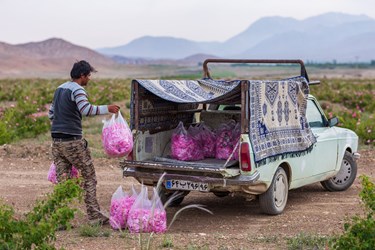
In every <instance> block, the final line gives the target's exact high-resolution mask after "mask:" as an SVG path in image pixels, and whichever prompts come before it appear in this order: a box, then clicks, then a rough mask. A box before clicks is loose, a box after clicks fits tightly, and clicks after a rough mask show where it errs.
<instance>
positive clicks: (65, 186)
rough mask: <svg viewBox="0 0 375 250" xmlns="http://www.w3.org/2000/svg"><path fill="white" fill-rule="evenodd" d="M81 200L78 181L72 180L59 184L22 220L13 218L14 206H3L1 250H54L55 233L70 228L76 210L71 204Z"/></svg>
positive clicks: (0, 233)
mask: <svg viewBox="0 0 375 250" xmlns="http://www.w3.org/2000/svg"><path fill="white" fill-rule="evenodd" d="M81 197H82V188H81V187H80V186H79V180H77V179H74V180H73V179H72V180H68V181H66V182H64V183H61V184H58V185H56V186H55V187H54V191H53V193H52V194H48V195H47V198H46V199H45V200H41V201H38V202H37V204H36V206H35V207H34V208H33V210H32V211H31V212H29V213H28V214H26V215H25V217H24V218H23V219H17V218H16V217H15V216H14V210H13V208H12V207H10V206H8V205H5V204H0V249H1V250H5V249H55V247H54V246H53V241H54V240H55V239H56V237H55V231H56V230H58V229H59V228H69V227H70V221H71V220H72V219H73V218H74V214H75V212H76V209H72V208H70V207H69V204H71V203H72V202H73V200H75V199H76V198H79V199H80V198H81Z"/></svg>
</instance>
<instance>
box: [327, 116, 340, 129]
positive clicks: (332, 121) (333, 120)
mask: <svg viewBox="0 0 375 250" xmlns="http://www.w3.org/2000/svg"><path fill="white" fill-rule="evenodd" d="M338 123H339V118H337V117H332V118H331V119H329V120H328V126H330V127H333V126H336V125H337V124H338Z"/></svg>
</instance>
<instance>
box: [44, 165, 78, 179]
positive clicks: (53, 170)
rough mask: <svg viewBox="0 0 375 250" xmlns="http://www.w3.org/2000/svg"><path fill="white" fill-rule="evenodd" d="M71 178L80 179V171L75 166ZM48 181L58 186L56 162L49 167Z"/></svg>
mask: <svg viewBox="0 0 375 250" xmlns="http://www.w3.org/2000/svg"><path fill="white" fill-rule="evenodd" d="M70 178H79V172H78V169H76V168H75V167H74V166H72V170H71V171H70ZM47 180H48V181H50V182H52V183H53V184H57V174H56V165H55V163H54V162H52V163H51V166H50V167H49V170H48V174H47Z"/></svg>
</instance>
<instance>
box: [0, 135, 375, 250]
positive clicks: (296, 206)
mask: <svg viewBox="0 0 375 250" xmlns="http://www.w3.org/2000/svg"><path fill="white" fill-rule="evenodd" d="M360 153H361V158H360V160H359V162H358V176H359V175H361V174H366V175H369V176H372V178H374V177H375V173H374V165H375V154H374V153H375V151H374V150H370V149H366V150H361V151H360ZM50 164H51V157H50V148H49V142H48V141H45V142H39V143H37V144H35V145H34V144H30V143H23V142H22V143H17V144H15V145H13V144H12V145H3V146H0V197H1V199H3V200H4V201H5V202H6V203H7V204H11V205H12V206H13V207H14V208H15V211H16V213H17V214H19V215H21V214H24V213H26V212H28V211H30V210H31V208H32V207H33V205H34V203H35V201H36V200H37V199H41V198H43V196H44V195H45V194H46V193H48V192H51V191H52V189H53V185H52V184H51V183H50V182H48V181H47V172H48V169H49V166H50ZM94 164H95V167H96V170H97V178H98V187H97V190H98V199H99V202H100V204H101V207H102V210H104V211H106V212H107V213H108V211H109V206H110V199H111V195H112V193H113V192H114V191H115V190H116V188H117V187H118V186H119V185H122V186H123V188H124V189H125V190H128V191H130V187H131V185H132V184H136V185H139V184H138V183H137V182H136V181H134V180H132V179H130V178H127V179H123V178H122V175H121V170H120V169H119V168H118V160H117V159H108V158H95V160H94ZM359 191H360V184H359V180H358V178H357V180H356V181H355V184H354V185H353V186H352V187H351V188H350V189H349V190H347V191H345V192H339V193H331V192H327V191H325V190H324V189H323V188H322V187H321V186H320V184H319V183H317V184H313V185H309V186H306V187H303V188H299V189H296V190H292V191H290V194H289V199H288V204H287V207H286V209H285V211H284V213H283V214H282V215H279V216H268V215H264V214H261V213H260V209H259V205H258V202H257V201H247V200H245V199H244V198H242V197H236V196H234V197H230V196H228V197H224V198H218V197H216V196H214V195H213V194H210V193H209V194H205V193H190V194H189V195H188V196H187V197H186V198H185V200H184V201H183V203H182V204H181V206H180V207H176V208H168V209H167V214H168V221H170V220H171V219H172V217H173V215H174V214H175V213H176V211H177V210H178V209H180V208H181V207H183V206H185V205H188V204H202V205H204V206H206V208H207V209H209V210H211V211H212V212H213V215H210V214H208V213H205V212H203V211H200V210H186V211H184V212H182V213H181V214H180V216H179V217H178V219H177V220H176V221H175V222H174V223H173V225H172V226H171V227H170V229H169V231H168V233H167V234H165V235H154V236H152V238H151V239H152V241H151V244H152V245H151V249H161V248H163V245H166V243H168V242H169V243H170V244H171V245H172V247H167V248H169V249H285V248H287V244H286V239H287V238H293V237H296V236H297V235H299V234H300V233H303V234H306V235H320V236H332V235H333V234H338V233H340V232H341V231H342V229H343V223H344V221H345V218H346V217H347V216H352V215H355V214H358V213H361V211H362V209H361V205H360V199H359V196H358V193H359ZM79 208H80V209H81V210H82V213H81V214H79V215H77V217H76V219H75V220H74V221H73V226H74V228H73V229H71V230H68V231H59V232H57V240H56V247H64V248H65V249H90V250H94V249H140V248H141V247H143V248H145V247H146V244H145V243H142V244H140V243H139V235H137V234H135V235H133V234H130V233H127V232H119V231H114V230H112V229H111V228H110V226H109V225H106V226H104V227H102V228H101V229H100V230H101V232H106V233H103V234H101V236H99V237H87V236H81V233H80V232H81V231H82V225H85V223H86V222H87V221H86V218H85V215H84V205H83V204H80V205H79ZM148 237H150V236H149V235H148V234H144V235H142V239H143V240H144V239H148Z"/></svg>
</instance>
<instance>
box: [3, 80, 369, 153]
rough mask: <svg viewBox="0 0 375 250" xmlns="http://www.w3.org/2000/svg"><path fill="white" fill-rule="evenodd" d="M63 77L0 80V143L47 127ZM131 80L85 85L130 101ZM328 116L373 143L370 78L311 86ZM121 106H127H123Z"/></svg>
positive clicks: (103, 98)
mask: <svg viewBox="0 0 375 250" xmlns="http://www.w3.org/2000/svg"><path fill="white" fill-rule="evenodd" d="M64 81H66V80H64V79H52V80H51V79H22V80H21V79H2V80H0V118H1V119H0V145H2V144H6V143H10V142H13V141H17V140H19V139H22V138H30V137H35V136H36V135H38V134H41V133H45V132H47V131H48V130H49V128H50V121H49V120H48V118H47V116H46V114H47V111H48V107H49V104H50V103H51V101H52V98H53V93H54V90H55V89H56V87H57V86H59V85H60V84H61V83H63V82H64ZM130 83H131V79H98V80H93V81H92V82H90V84H89V85H88V86H87V87H86V90H87V92H88V94H89V100H90V101H91V102H92V103H93V104H97V105H100V104H108V103H112V102H121V101H129V99H130ZM310 92H311V94H313V95H315V96H316V97H317V98H318V100H320V101H321V104H322V107H323V108H324V111H325V112H326V115H327V117H332V116H337V117H338V118H339V119H340V124H339V126H341V127H346V128H349V129H352V130H354V131H355V132H356V133H357V134H358V136H359V137H360V141H361V143H362V144H366V145H372V146H374V145H375V132H374V131H375V118H374V113H375V98H374V96H375V85H374V84H373V83H372V80H370V79H369V80H366V79H361V80H355V79H323V80H321V84H320V85H317V86H311V88H310ZM122 108H123V109H125V108H127V107H122Z"/></svg>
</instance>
